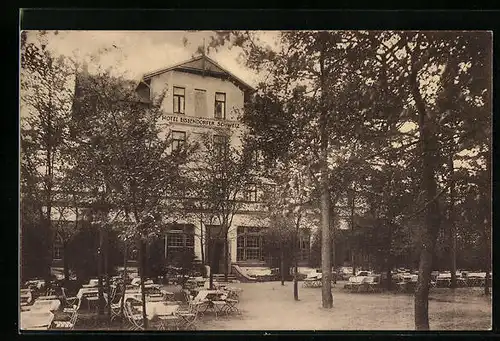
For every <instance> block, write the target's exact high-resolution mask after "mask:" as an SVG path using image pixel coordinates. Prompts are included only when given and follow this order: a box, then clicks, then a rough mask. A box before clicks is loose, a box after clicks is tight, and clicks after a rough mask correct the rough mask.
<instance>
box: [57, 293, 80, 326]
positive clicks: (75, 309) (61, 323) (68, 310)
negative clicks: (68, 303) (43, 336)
mask: <svg viewBox="0 0 500 341" xmlns="http://www.w3.org/2000/svg"><path fill="white" fill-rule="evenodd" d="M81 302H82V301H81V300H80V299H78V304H75V305H74V306H73V308H65V309H64V312H65V313H69V314H70V318H69V320H54V321H52V324H51V325H50V329H55V330H71V329H74V328H75V325H76V322H77V320H78V309H79V308H80V304H81Z"/></svg>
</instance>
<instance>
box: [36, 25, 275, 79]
mask: <svg viewBox="0 0 500 341" xmlns="http://www.w3.org/2000/svg"><path fill="white" fill-rule="evenodd" d="M49 33H50V34H49V37H50V38H48V39H47V46H48V48H49V49H51V50H52V51H53V52H55V53H56V54H62V55H65V56H70V57H73V58H75V59H76V60H77V61H79V62H82V61H84V60H87V61H90V57H91V56H93V57H96V58H97V59H94V61H93V62H89V71H90V72H92V71H93V70H94V69H95V68H96V67H97V66H101V67H103V68H104V69H106V68H108V67H111V68H112V70H113V72H115V73H117V74H119V75H124V76H126V77H127V78H129V79H132V80H137V81H138V80H139V79H140V78H141V76H142V75H143V74H145V73H148V72H150V71H154V70H157V69H161V68H164V67H168V66H171V65H173V64H177V63H179V62H182V61H184V60H188V59H190V58H192V57H193V55H194V54H195V52H196V50H197V48H198V47H199V46H202V45H203V40H204V39H205V41H206V44H207V45H208V43H209V41H210V37H211V36H213V35H214V34H215V33H214V32H213V31H58V32H57V34H54V31H49ZM275 35H276V33H273V32H263V33H262V34H261V37H262V39H263V40H264V41H266V40H269V39H272V38H269V37H272V36H275ZM35 37H36V32H29V33H28V39H35ZM241 53H242V50H241V49H240V48H237V47H234V48H228V47H226V46H224V47H222V48H220V49H219V51H213V50H212V51H209V53H208V56H209V57H210V58H212V59H214V60H215V61H216V62H217V63H219V64H220V65H221V66H222V67H224V68H226V69H227V70H228V71H230V72H232V73H233V74H235V75H236V76H237V77H239V78H241V79H243V80H244V81H246V82H247V83H249V84H250V85H257V83H258V75H257V74H256V73H255V72H253V71H250V70H249V69H248V68H246V67H245V66H244V65H243V64H244V61H243V58H242V56H240V55H241Z"/></svg>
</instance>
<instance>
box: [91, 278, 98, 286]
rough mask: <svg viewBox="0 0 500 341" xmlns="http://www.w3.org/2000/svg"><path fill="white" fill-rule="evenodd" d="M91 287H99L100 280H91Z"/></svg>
mask: <svg viewBox="0 0 500 341" xmlns="http://www.w3.org/2000/svg"><path fill="white" fill-rule="evenodd" d="M89 285H92V286H98V285H99V280H98V279H91V280H90V281H89Z"/></svg>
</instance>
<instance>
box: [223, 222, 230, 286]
mask: <svg viewBox="0 0 500 341" xmlns="http://www.w3.org/2000/svg"><path fill="white" fill-rule="evenodd" d="M226 231H227V230H226ZM228 273H229V240H228V235H227V232H225V233H224V281H225V282H226V283H227V281H228Z"/></svg>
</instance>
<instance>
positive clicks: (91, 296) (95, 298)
mask: <svg viewBox="0 0 500 341" xmlns="http://www.w3.org/2000/svg"><path fill="white" fill-rule="evenodd" d="M84 297H85V299H86V300H87V308H88V310H89V311H91V310H92V308H91V304H90V302H94V303H92V305H94V307H95V308H96V309H97V307H98V304H97V303H99V293H98V292H91V293H87V294H85V296H84Z"/></svg>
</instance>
